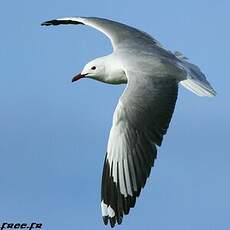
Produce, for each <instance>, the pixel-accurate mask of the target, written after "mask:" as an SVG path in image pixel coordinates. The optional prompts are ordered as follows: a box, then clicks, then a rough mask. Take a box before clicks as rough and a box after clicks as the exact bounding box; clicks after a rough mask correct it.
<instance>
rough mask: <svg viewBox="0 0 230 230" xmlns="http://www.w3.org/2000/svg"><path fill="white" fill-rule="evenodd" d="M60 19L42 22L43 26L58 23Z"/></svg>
mask: <svg viewBox="0 0 230 230" xmlns="http://www.w3.org/2000/svg"><path fill="white" fill-rule="evenodd" d="M58 24H59V23H58V21H57V20H51V21H46V22H43V23H41V26H51V25H58Z"/></svg>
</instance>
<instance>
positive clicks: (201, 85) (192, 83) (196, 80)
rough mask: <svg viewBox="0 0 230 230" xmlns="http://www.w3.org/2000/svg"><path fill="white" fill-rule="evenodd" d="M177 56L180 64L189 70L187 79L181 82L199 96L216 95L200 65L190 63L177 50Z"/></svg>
mask: <svg viewBox="0 0 230 230" xmlns="http://www.w3.org/2000/svg"><path fill="white" fill-rule="evenodd" d="M175 56H176V57H177V58H178V59H179V60H180V62H179V65H180V66H181V67H182V68H183V69H184V70H185V71H186V72H187V79H186V80H183V81H181V82H180V83H181V84H182V85H183V86H184V87H185V88H187V89H188V90H190V91H192V92H193V93H195V94H196V95H198V96H207V97H213V96H215V95H216V92H215V90H214V89H213V88H212V86H211V84H210V83H209V82H208V81H207V79H206V77H205V75H204V74H203V73H202V72H201V70H200V69H199V67H197V66H196V65H193V64H191V63H189V62H188V59H187V58H186V57H184V56H183V55H182V54H181V53H179V52H175Z"/></svg>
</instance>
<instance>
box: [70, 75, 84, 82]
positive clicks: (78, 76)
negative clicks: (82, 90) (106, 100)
mask: <svg viewBox="0 0 230 230" xmlns="http://www.w3.org/2000/svg"><path fill="white" fill-rule="evenodd" d="M83 77H85V75H81V74H80V73H79V74H78V75H76V76H74V77H73V79H72V82H74V81H78V80H80V79H81V78H83Z"/></svg>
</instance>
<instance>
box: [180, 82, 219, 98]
mask: <svg viewBox="0 0 230 230" xmlns="http://www.w3.org/2000/svg"><path fill="white" fill-rule="evenodd" d="M180 83H181V85H183V86H184V87H185V88H186V89H188V90H190V91H192V92H193V93H195V94H196V95H198V96H200V97H204V96H206V97H213V96H215V95H216V92H215V91H214V90H213V89H212V88H210V86H206V85H204V84H203V83H199V82H198V81H196V80H192V79H187V80H184V81H181V82H180Z"/></svg>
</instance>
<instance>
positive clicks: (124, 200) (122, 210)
mask: <svg viewBox="0 0 230 230" xmlns="http://www.w3.org/2000/svg"><path fill="white" fill-rule="evenodd" d="M129 74H131V73H129ZM140 79H141V78H136V80H133V81H129V83H128V86H127V88H126V90H125V92H124V94H123V95H122V97H121V98H120V100H119V103H118V105H117V108H116V110H115V113H114V118H113V125H112V128H111V131H110V136H109V142H108V148H107V154H106V157H105V162H104V169H103V176H102V189H101V209H102V216H103V220H104V223H105V224H107V223H108V222H110V224H111V226H112V227H113V226H114V225H115V224H116V223H118V224H120V223H121V221H122V217H123V215H124V214H125V215H126V214H128V213H129V210H130V208H132V207H134V205H135V202H136V198H137V197H138V196H139V194H140V191H141V189H142V188H143V187H144V186H145V183H146V180H147V178H148V177H149V174H150V171H151V167H152V166H153V165H154V160H155V159H156V156H157V148H156V145H161V142H162V138H163V135H164V134H165V133H166V131H167V128H168V125H169V122H170V120H171V116H172V113H173V110H174V106H175V102H176V98H177V90H178V85H177V82H176V81H174V80H171V79H170V80H169V79H160V78H159V79H155V80H153V79H150V78H142V80H140Z"/></svg>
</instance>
